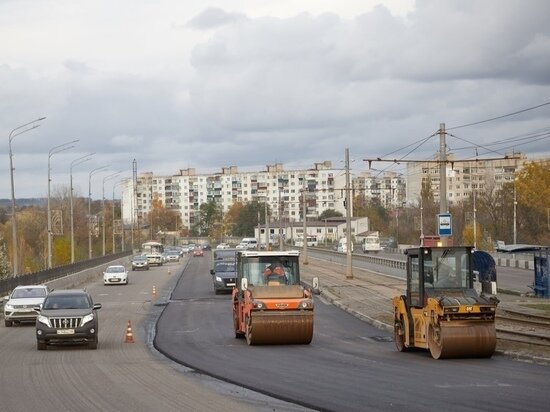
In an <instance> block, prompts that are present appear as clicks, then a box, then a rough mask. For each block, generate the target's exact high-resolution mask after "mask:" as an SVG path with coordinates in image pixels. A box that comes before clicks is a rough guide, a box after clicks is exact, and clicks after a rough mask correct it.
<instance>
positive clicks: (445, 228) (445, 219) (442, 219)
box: [437, 213, 453, 236]
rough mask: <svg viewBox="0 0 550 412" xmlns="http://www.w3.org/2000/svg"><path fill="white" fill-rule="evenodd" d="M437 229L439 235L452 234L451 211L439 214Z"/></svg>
mask: <svg viewBox="0 0 550 412" xmlns="http://www.w3.org/2000/svg"><path fill="white" fill-rule="evenodd" d="M437 231H438V235H439V236H452V235H453V225H452V218H451V214H450V213H441V214H439V215H437Z"/></svg>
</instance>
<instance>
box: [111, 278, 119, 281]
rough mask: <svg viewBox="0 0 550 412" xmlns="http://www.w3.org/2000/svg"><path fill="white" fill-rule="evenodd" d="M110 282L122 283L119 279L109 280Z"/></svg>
mask: <svg viewBox="0 0 550 412" xmlns="http://www.w3.org/2000/svg"><path fill="white" fill-rule="evenodd" d="M109 282H120V279H117V278H111V279H109Z"/></svg>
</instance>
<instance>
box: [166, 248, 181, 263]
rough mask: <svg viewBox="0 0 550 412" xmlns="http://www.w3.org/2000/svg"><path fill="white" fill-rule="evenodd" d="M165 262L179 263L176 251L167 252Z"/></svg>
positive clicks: (178, 255)
mask: <svg viewBox="0 0 550 412" xmlns="http://www.w3.org/2000/svg"><path fill="white" fill-rule="evenodd" d="M165 256H166V261H167V262H179V261H180V254H179V252H178V251H177V250H169V251H168V252H166V255H165Z"/></svg>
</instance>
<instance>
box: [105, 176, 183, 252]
mask: <svg viewBox="0 0 550 412" xmlns="http://www.w3.org/2000/svg"><path fill="white" fill-rule="evenodd" d="M122 183H125V181H123V180H121V181H119V182H116V183H115V184H114V185H113V203H112V204H113V250H112V253H115V252H116V243H115V188H116V187H117V186H120V185H121V184H122ZM121 202H122V199H121ZM120 223H121V225H122V234H123V236H122V239H124V223H123V222H122V203H121V205H120ZM176 226H177V223H176ZM122 239H121V244H122ZM123 249H124V247H123V246H122V245H121V249H120V250H121V251H122V250H123Z"/></svg>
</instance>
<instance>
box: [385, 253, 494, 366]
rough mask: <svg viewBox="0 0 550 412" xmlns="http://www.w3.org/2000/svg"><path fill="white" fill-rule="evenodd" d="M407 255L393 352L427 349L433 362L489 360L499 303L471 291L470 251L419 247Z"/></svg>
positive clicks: (395, 300) (396, 308)
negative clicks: (460, 359) (464, 359)
mask: <svg viewBox="0 0 550 412" xmlns="http://www.w3.org/2000/svg"><path fill="white" fill-rule="evenodd" d="M406 254H407V291H406V295H401V296H395V297H394V298H393V307H394V339H395V345H396V347H397V350H399V351H401V352H403V351H406V350H408V349H410V348H423V349H429V351H430V353H431V355H432V357H433V358H434V359H443V358H470V357H478V358H488V357H491V356H492V355H493V353H494V351H495V347H496V330H495V314H496V308H497V304H498V299H497V298H496V296H493V295H486V294H483V293H482V294H478V293H477V292H476V290H475V289H474V287H473V284H474V272H473V250H472V248H471V247H468V246H453V247H419V248H413V249H408V250H407V251H406Z"/></svg>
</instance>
